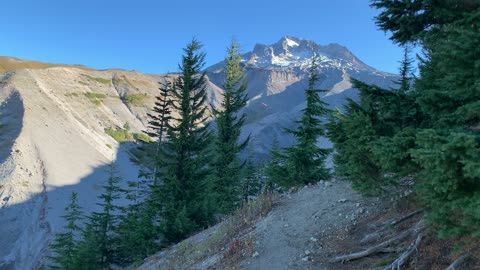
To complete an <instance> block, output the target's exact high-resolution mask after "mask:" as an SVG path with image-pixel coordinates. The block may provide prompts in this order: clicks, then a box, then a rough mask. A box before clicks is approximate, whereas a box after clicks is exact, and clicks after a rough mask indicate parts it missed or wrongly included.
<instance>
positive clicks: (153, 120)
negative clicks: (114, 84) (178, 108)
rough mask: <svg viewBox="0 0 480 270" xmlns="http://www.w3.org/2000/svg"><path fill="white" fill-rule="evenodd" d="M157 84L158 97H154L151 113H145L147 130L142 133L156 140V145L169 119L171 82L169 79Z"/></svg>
mask: <svg viewBox="0 0 480 270" xmlns="http://www.w3.org/2000/svg"><path fill="white" fill-rule="evenodd" d="M159 84H160V88H158V89H159V90H160V95H159V96H157V97H156V101H155V106H153V109H152V110H153V113H147V116H148V118H149V121H148V124H149V126H148V128H149V130H148V131H144V132H145V134H147V135H148V136H150V137H152V138H155V139H157V144H160V143H161V142H162V140H163V135H164V134H165V131H166V128H167V126H168V121H169V120H170V119H171V109H170V91H172V82H171V81H170V79H169V78H165V82H159Z"/></svg>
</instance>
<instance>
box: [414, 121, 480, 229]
mask: <svg viewBox="0 0 480 270" xmlns="http://www.w3.org/2000/svg"><path fill="white" fill-rule="evenodd" d="M479 141H480V137H479V135H478V133H477V134H474V133H472V132H464V131H459V132H455V131H448V132H442V131H436V130H433V129H426V130H423V131H422V132H419V133H418V135H417V143H418V149H416V150H415V151H414V156H415V158H416V161H417V162H418V163H419V164H421V167H422V168H421V170H420V174H419V176H418V178H419V180H420V183H419V186H418V191H419V193H420V195H421V197H420V198H421V199H422V201H423V202H424V203H425V206H426V208H427V210H428V213H429V215H428V217H429V219H430V220H431V221H432V222H433V223H434V225H435V227H436V228H437V230H438V232H439V233H440V236H442V237H446V236H452V235H473V236H476V237H478V236H480V227H479V224H480V212H479V211H478V210H479V209H480V208H479V207H480V181H479V180H480V145H479Z"/></svg>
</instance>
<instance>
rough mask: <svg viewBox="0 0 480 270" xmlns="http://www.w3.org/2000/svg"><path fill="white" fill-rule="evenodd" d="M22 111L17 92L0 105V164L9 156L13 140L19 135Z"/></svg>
mask: <svg viewBox="0 0 480 270" xmlns="http://www.w3.org/2000/svg"><path fill="white" fill-rule="evenodd" d="M24 110H25V109H24V105H23V101H22V99H21V98H20V94H19V93H18V92H13V93H12V94H11V95H10V96H9V97H8V98H7V99H6V100H5V101H4V102H2V103H1V105H0V164H3V163H4V162H5V161H6V159H7V158H8V157H9V156H10V154H11V152H12V150H13V145H14V143H15V139H16V138H17V137H18V135H20V131H21V130H22V119H23V114H24Z"/></svg>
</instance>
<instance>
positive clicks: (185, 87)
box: [153, 39, 212, 243]
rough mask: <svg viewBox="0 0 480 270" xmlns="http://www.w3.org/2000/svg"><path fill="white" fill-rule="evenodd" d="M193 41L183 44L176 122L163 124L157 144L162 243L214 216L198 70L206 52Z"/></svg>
mask: <svg viewBox="0 0 480 270" xmlns="http://www.w3.org/2000/svg"><path fill="white" fill-rule="evenodd" d="M201 47H202V45H201V44H200V42H198V41H197V40H195V39H194V40H192V42H191V43H190V44H188V45H187V47H186V48H185V49H184V55H183V56H182V63H181V64H180V66H179V68H180V71H181V74H180V76H179V77H178V78H177V79H176V81H175V83H174V85H173V89H172V99H173V102H172V104H171V105H172V108H173V109H174V110H175V111H177V112H178V115H179V116H178V117H173V118H172V120H173V122H174V123H176V124H175V125H168V126H167V137H166V139H167V140H166V141H165V143H164V147H162V148H161V149H160V152H161V154H162V158H161V164H162V166H163V168H162V170H160V171H159V172H160V173H161V177H162V180H163V184H162V185H160V186H159V187H157V188H155V189H154V191H153V192H154V196H155V198H157V199H158V200H159V201H160V203H161V209H162V211H161V214H160V216H161V217H162V222H161V230H162V233H163V237H164V240H165V242H167V243H172V242H176V241H179V240H181V239H183V238H185V237H186V236H188V235H189V234H191V233H192V232H194V231H195V230H198V229H201V228H204V227H206V226H207V225H209V224H210V222H211V220H212V206H211V203H210V200H209V198H210V196H209V195H210V194H209V183H208V181H207V179H208V178H209V177H210V175H211V168H210V166H209V162H210V161H211V159H212V156H211V148H210V144H211V141H212V134H211V131H210V130H209V129H208V123H206V120H207V118H208V117H207V115H206V110H207V106H206V98H207V92H206V87H207V86H206V78H205V76H206V75H205V72H203V73H202V72H201V69H202V68H203V66H204V60H205V53H202V52H199V50H200V49H201Z"/></svg>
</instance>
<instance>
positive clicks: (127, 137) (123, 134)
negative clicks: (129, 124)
mask: <svg viewBox="0 0 480 270" xmlns="http://www.w3.org/2000/svg"><path fill="white" fill-rule="evenodd" d="M105 133H107V134H108V135H110V136H111V137H112V138H114V139H115V140H116V141H117V142H120V143H121V142H126V141H133V135H132V134H131V133H129V132H128V131H126V130H124V129H113V128H106V129H105Z"/></svg>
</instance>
